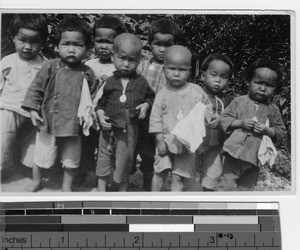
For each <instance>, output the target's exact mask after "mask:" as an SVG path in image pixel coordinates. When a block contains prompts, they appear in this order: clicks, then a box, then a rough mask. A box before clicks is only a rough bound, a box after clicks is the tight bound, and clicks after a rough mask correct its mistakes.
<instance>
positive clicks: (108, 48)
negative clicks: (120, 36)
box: [94, 28, 117, 61]
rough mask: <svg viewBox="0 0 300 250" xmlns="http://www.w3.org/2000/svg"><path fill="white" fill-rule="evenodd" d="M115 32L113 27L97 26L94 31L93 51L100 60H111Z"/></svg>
mask: <svg viewBox="0 0 300 250" xmlns="http://www.w3.org/2000/svg"><path fill="white" fill-rule="evenodd" d="M116 35H117V32H116V31H115V30H113V29H107V28H98V29H96V31H95V42H94V47H95V52H96V54H97V55H98V56H99V58H100V59H101V60H105V61H111V57H112V48H113V43H114V38H115V37H116Z"/></svg>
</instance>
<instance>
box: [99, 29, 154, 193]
mask: <svg viewBox="0 0 300 250" xmlns="http://www.w3.org/2000/svg"><path fill="white" fill-rule="evenodd" d="M141 51H142V44H141V41H140V39H139V38H138V37H136V36H135V35H133V34H129V33H123V34H120V35H118V36H117V37H116V38H115V40H114V44H113V52H114V56H113V61H114V65H115V67H116V72H115V73H114V75H113V76H112V77H109V78H108V79H107V81H106V84H105V86H104V89H103V95H102V98H101V99H100V100H99V102H98V105H97V107H96V110H97V111H96V112H97V115H98V118H99V121H100V125H101V127H102V130H101V131H100V140H99V149H98V150H99V153H98V161H97V169H96V175H97V176H98V190H99V191H106V184H107V182H108V179H109V176H110V174H111V172H112V167H113V166H114V167H115V171H114V174H113V179H114V181H115V182H116V183H117V184H118V188H119V191H126V190H127V184H128V176H129V174H130V171H131V167H132V162H133V156H134V149H135V146H136V141H137V135H138V124H139V120H140V119H144V118H145V116H146V113H147V110H148V109H149V108H150V106H151V105H152V102H153V100H154V92H153V91H152V89H151V88H150V86H149V84H148V82H147V80H146V79H145V78H144V77H143V76H141V75H139V74H137V73H136V69H137V66H138V64H139V61H140V57H141Z"/></svg>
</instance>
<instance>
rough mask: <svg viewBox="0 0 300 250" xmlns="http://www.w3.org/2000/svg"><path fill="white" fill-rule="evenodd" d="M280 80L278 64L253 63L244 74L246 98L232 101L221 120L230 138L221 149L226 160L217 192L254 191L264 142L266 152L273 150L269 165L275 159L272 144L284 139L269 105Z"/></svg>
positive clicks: (274, 108)
mask: <svg viewBox="0 0 300 250" xmlns="http://www.w3.org/2000/svg"><path fill="white" fill-rule="evenodd" d="M281 79H282V73H281V70H280V66H279V64H278V63H277V62H275V61H272V60H269V59H258V60H256V61H255V62H254V63H253V64H251V65H250V67H249V69H248V71H247V73H246V82H247V85H248V95H245V96H240V97H237V98H235V99H234V100H233V101H232V102H231V103H230V104H229V106H228V107H227V108H226V109H225V111H224V112H223V113H222V115H221V116H220V125H221V128H222V129H223V131H224V132H225V133H227V134H229V137H228V139H227V140H226V141H225V142H224V146H223V151H224V153H225V159H224V164H223V172H222V175H221V181H220V183H219V187H218V190H220V191H234V190H238V191H252V190H254V189H255V186H256V184H257V180H258V176H259V166H260V161H261V160H262V159H261V157H260V156H259V154H258V153H259V149H260V147H261V144H262V140H263V138H264V139H268V138H269V145H268V147H267V148H271V149H273V150H272V151H271V152H269V153H270V154H271V159H270V163H272V162H273V160H274V157H275V156H276V152H275V150H276V149H275V148H274V145H273V143H274V144H276V145H278V144H280V143H281V142H282V140H283V137H284V136H285V126H284V124H283V121H282V118H281V114H280V111H279V109H278V107H277V106H276V105H275V104H273V103H271V102H270V99H271V97H272V96H273V95H274V93H275V90H278V89H280V84H281ZM268 124H269V125H268ZM265 153H268V152H265ZM263 163H264V162H263Z"/></svg>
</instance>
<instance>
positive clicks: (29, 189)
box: [24, 181, 42, 192]
mask: <svg viewBox="0 0 300 250" xmlns="http://www.w3.org/2000/svg"><path fill="white" fill-rule="evenodd" d="M41 187H42V183H41V182H36V181H33V182H31V184H30V185H29V186H27V187H25V188H24V191H25V192H37V191H39V190H40V189H41Z"/></svg>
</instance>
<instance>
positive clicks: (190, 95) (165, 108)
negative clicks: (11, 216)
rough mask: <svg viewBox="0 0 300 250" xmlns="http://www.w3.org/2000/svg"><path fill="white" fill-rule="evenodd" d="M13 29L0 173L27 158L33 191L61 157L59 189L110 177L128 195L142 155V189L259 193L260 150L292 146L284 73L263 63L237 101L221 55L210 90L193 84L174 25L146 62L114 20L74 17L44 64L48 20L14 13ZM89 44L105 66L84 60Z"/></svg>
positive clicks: (212, 61)
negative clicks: (281, 99) (83, 178)
mask: <svg viewBox="0 0 300 250" xmlns="http://www.w3.org/2000/svg"><path fill="white" fill-rule="evenodd" d="M10 30H11V35H12V37H13V42H14V45H15V50H16V52H15V53H14V54H11V55H8V56H6V57H4V58H3V59H2V61H1V74H2V75H1V82H0V87H1V88H0V91H1V96H0V112H1V123H2V125H1V168H2V169H4V168H8V167H10V165H11V164H12V163H13V157H14V156H15V155H16V152H15V150H16V149H18V150H19V152H20V153H19V154H17V155H20V156H21V158H20V161H21V162H22V164H24V165H26V166H28V167H32V183H31V184H30V185H29V186H28V187H26V191H31V192H34V191H38V190H39V189H40V188H41V184H42V169H43V168H50V167H52V166H53V165H54V164H55V162H56V161H57V159H58V157H59V159H60V161H61V163H62V166H63V169H64V174H63V184H62V191H67V192H69V191H71V190H72V184H73V182H74V178H75V177H76V175H77V174H78V173H80V174H82V175H84V173H85V172H87V171H89V170H91V169H92V170H93V171H95V175H96V176H97V178H98V183H97V184H98V191H106V190H107V186H108V184H109V182H110V179H111V178H110V177H111V176H112V179H113V181H114V182H115V183H116V184H117V187H118V190H119V191H126V190H127V187H128V180H129V176H130V174H133V173H134V172H135V170H136V159H137V156H138V155H139V156H140V158H141V164H140V167H139V168H140V170H141V171H142V173H143V179H144V190H145V191H150V190H152V191H161V190H162V189H163V185H164V182H165V179H166V177H167V176H168V175H169V173H171V177H172V183H171V191H183V190H184V191H195V190H196V188H195V187H196V185H195V184H196V178H195V177H196V171H198V170H199V171H200V172H201V178H200V182H201V186H202V188H203V191H219V190H220V191H233V190H244V191H245V190H254V189H255V186H256V183H257V180H258V175H259V165H260V161H259V157H258V155H259V153H261V144H262V141H265V140H264V138H265V137H268V138H269V139H270V140H269V141H268V143H271V144H272V143H274V144H279V143H281V141H282V139H283V137H284V136H285V127H284V124H283V122H282V119H281V115H280V111H279V109H278V107H276V106H275V105H274V104H272V103H271V102H270V99H271V97H272V96H273V94H274V93H275V91H276V90H277V89H279V88H280V84H281V79H282V73H281V70H280V67H279V65H278V63H277V62H274V61H271V60H269V59H258V60H256V61H255V62H254V63H253V64H252V65H251V66H250V67H249V68H248V71H247V72H246V84H247V86H248V94H247V95H245V96H239V97H236V98H232V97H230V96H227V95H226V94H225V93H224V90H225V88H226V86H227V84H228V82H229V81H230V79H231V77H232V75H233V71H234V65H233V63H232V61H231V60H230V59H229V58H228V57H227V56H226V55H223V54H212V55H209V56H208V57H207V58H206V59H205V60H204V61H203V63H202V65H201V76H200V77H201V80H202V82H203V84H204V88H201V87H200V86H199V85H197V84H193V83H191V82H189V79H190V70H191V59H192V54H191V52H190V51H189V49H188V48H186V47H184V46H181V45H177V42H178V37H179V33H180V32H179V28H178V26H177V25H176V24H175V23H174V22H173V21H171V20H169V19H166V18H162V19H158V20H156V21H154V22H153V23H152V24H151V25H150V27H149V31H148V36H149V45H150V48H151V52H152V57H151V58H150V59H149V60H145V61H141V52H142V43H141V40H140V39H139V38H138V37H137V36H135V35H134V34H131V33H128V32H127V31H126V28H125V25H124V23H123V22H122V21H121V20H120V19H118V18H117V17H114V16H110V15H104V16H103V17H101V18H100V19H98V20H96V21H95V23H94V25H93V29H91V28H90V26H89V25H88V24H86V23H85V22H84V21H83V20H82V19H81V18H79V17H78V16H76V15H71V16H67V17H65V18H64V19H63V20H62V21H61V22H60V23H59V25H58V27H56V33H57V37H56V38H57V44H56V46H57V51H58V54H59V57H58V58H56V59H51V60H47V59H46V58H45V57H44V56H42V55H41V54H40V52H41V49H42V47H43V45H44V44H45V43H46V41H47V35H48V30H47V22H46V20H45V18H44V17H43V15H41V14H19V15H16V16H15V17H14V19H13V20H12V22H11V27H10ZM92 38H93V39H92ZM92 40H93V41H94V45H92ZM92 46H94V51H95V55H96V58H95V59H90V60H87V61H85V60H86V56H87V52H88V50H89V49H90V48H91V47H92ZM178 131H179V133H178ZM182 132H183V133H182ZM271 146H274V145H273V144H272V145H271ZM271 146H270V145H269V147H267V148H268V149H269V148H270V147H271ZM273 148H274V147H273ZM274 149H275V148H274ZM95 153H96V155H97V157H96V164H95V165H96V169H94V168H93V167H94V162H95V161H94V159H95V158H94V155H95ZM263 153H269V152H263Z"/></svg>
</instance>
